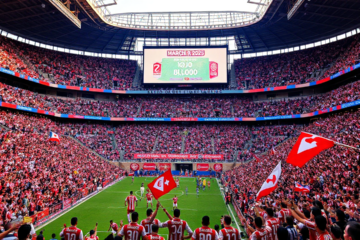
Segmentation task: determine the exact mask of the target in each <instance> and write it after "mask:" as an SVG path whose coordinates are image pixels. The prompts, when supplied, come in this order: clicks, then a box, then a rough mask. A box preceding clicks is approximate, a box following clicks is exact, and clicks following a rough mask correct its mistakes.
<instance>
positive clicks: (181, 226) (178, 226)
mask: <svg viewBox="0 0 360 240" xmlns="http://www.w3.org/2000/svg"><path fill="white" fill-rule="evenodd" d="M163 209H164V212H165V214H166V215H167V216H168V217H169V219H170V220H168V221H166V222H164V223H163V224H162V225H161V227H167V228H168V229H169V240H180V239H188V238H190V237H191V235H192V234H193V231H192V230H191V228H190V227H189V225H188V224H187V222H186V221H184V220H181V219H180V210H179V209H175V210H174V217H171V216H170V214H169V213H168V212H167V211H166V209H165V208H163ZM185 230H186V231H187V232H188V234H189V235H188V236H184V232H185Z"/></svg>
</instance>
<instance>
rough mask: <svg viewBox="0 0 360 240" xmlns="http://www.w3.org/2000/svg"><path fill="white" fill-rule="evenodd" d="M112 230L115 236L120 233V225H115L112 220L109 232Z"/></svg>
mask: <svg viewBox="0 0 360 240" xmlns="http://www.w3.org/2000/svg"><path fill="white" fill-rule="evenodd" d="M110 230H111V232H112V233H113V234H116V233H117V232H118V230H119V227H118V225H117V224H116V223H114V221H113V220H110V226H109V229H108V231H110Z"/></svg>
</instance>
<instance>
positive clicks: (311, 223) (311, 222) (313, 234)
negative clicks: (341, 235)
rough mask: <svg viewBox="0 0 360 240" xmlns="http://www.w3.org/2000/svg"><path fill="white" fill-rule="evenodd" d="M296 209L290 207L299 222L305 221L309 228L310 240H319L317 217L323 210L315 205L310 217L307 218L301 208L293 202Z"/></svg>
mask: <svg viewBox="0 0 360 240" xmlns="http://www.w3.org/2000/svg"><path fill="white" fill-rule="evenodd" d="M292 207H293V208H294V209H289V210H290V211H291V214H292V216H293V217H294V218H295V219H296V220H297V221H299V222H301V223H303V224H304V225H305V226H306V227H307V228H308V229H309V236H310V240H317V229H316V222H315V219H316V217H318V216H321V210H320V209H319V208H317V207H313V208H312V209H311V213H310V219H306V217H305V215H304V214H302V213H301V212H300V210H299V208H298V207H297V206H296V205H295V204H293V205H292Z"/></svg>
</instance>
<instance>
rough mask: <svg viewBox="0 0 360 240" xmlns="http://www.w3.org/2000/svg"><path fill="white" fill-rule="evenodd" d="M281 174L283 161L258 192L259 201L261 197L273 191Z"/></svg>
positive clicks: (257, 198)
mask: <svg viewBox="0 0 360 240" xmlns="http://www.w3.org/2000/svg"><path fill="white" fill-rule="evenodd" d="M280 176H281V161H280V162H279V163H278V165H277V166H276V167H275V168H274V170H273V171H272V172H271V173H270V175H269V177H268V178H267V179H266V180H265V182H264V183H263V185H262V186H261V188H260V191H259V192H258V193H257V194H256V201H259V200H260V198H262V197H265V196H267V195H269V194H270V193H271V192H272V191H274V190H275V189H276V188H277V184H278V182H279V179H280Z"/></svg>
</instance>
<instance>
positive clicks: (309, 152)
mask: <svg viewBox="0 0 360 240" xmlns="http://www.w3.org/2000/svg"><path fill="white" fill-rule="evenodd" d="M333 146H334V142H333V141H331V140H328V139H325V138H322V137H320V136H317V135H314V134H310V133H304V132H302V133H301V134H300V136H299V138H298V140H297V141H296V143H295V145H294V147H293V148H292V150H291V152H290V153H289V156H288V157H287V159H286V162H287V163H290V164H292V165H294V166H297V167H302V166H304V165H305V163H307V162H308V161H310V160H311V159H312V158H313V157H315V156H316V155H318V154H319V153H320V152H321V151H323V150H326V149H328V148H331V147H333ZM299 151H300V152H299Z"/></svg>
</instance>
